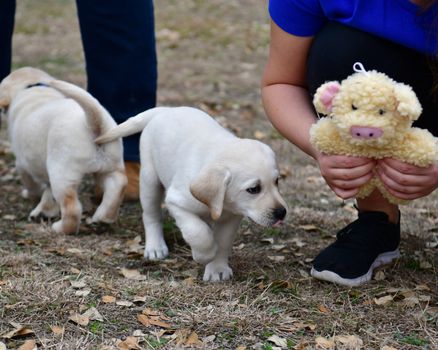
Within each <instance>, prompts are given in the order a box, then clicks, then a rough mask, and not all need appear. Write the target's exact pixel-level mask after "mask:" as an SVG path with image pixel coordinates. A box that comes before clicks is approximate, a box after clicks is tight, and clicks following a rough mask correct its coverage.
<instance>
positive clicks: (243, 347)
mask: <svg viewBox="0 0 438 350" xmlns="http://www.w3.org/2000/svg"><path fill="white" fill-rule="evenodd" d="M236 350H246V346H243V345H239V346H238V347H237V348H236Z"/></svg>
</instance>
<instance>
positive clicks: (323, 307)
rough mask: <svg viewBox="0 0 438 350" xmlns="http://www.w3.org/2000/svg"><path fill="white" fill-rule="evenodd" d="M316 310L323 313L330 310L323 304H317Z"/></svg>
mask: <svg viewBox="0 0 438 350" xmlns="http://www.w3.org/2000/svg"><path fill="white" fill-rule="evenodd" d="M318 310H319V311H320V312H322V313H324V314H326V313H328V312H330V310H329V309H327V308H326V307H325V306H324V305H318Z"/></svg>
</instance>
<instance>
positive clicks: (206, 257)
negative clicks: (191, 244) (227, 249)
mask: <svg viewBox="0 0 438 350" xmlns="http://www.w3.org/2000/svg"><path fill="white" fill-rule="evenodd" d="M216 252H217V245H216V244H214V245H213V246H212V247H211V248H210V249H208V250H207V249H204V250H198V249H194V248H192V256H193V260H195V261H196V262H197V263H200V264H203V265H207V264H208V263H209V262H211V261H212V260H213V259H214V257H215V256H216Z"/></svg>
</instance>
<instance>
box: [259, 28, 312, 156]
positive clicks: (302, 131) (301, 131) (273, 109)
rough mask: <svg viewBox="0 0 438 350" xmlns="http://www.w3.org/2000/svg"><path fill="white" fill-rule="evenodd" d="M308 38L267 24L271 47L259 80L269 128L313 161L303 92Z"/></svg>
mask: <svg viewBox="0 0 438 350" xmlns="http://www.w3.org/2000/svg"><path fill="white" fill-rule="evenodd" d="M312 39H313V38H312V37H298V36H294V35H291V34H288V33H286V32H284V31H283V30H282V29H281V28H279V27H278V26H277V25H276V24H275V23H274V22H271V45H270V51H269V57H268V62H267V64H266V67H265V71H264V74H263V78H262V99H263V105H264V107H265V110H266V114H267V115H268V118H269V119H270V121H271V123H272V124H273V126H274V127H275V128H276V129H277V130H278V131H279V132H280V133H281V134H282V135H283V136H284V137H286V138H287V139H288V140H289V141H291V142H292V143H293V144H295V145H296V146H298V147H299V148H300V149H302V150H303V151H304V152H306V153H307V154H309V155H310V156H312V157H313V158H316V150H315V149H314V148H313V147H312V145H311V144H310V142H309V129H310V127H311V125H312V124H313V123H315V121H316V116H315V113H314V111H313V108H312V106H311V101H310V99H309V93H308V91H307V88H306V83H305V79H306V61H307V54H308V52H309V48H310V45H311V43H312Z"/></svg>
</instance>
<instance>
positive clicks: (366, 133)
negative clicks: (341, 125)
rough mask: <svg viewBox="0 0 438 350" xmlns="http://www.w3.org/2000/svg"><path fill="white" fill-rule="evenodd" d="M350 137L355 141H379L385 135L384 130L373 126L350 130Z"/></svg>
mask: <svg viewBox="0 0 438 350" xmlns="http://www.w3.org/2000/svg"><path fill="white" fill-rule="evenodd" d="M350 135H351V136H353V138H355V139H362V140H370V139H378V138H379V137H380V136H382V135H383V130H382V129H380V128H374V127H372V126H357V125H354V126H352V127H351V128H350Z"/></svg>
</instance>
